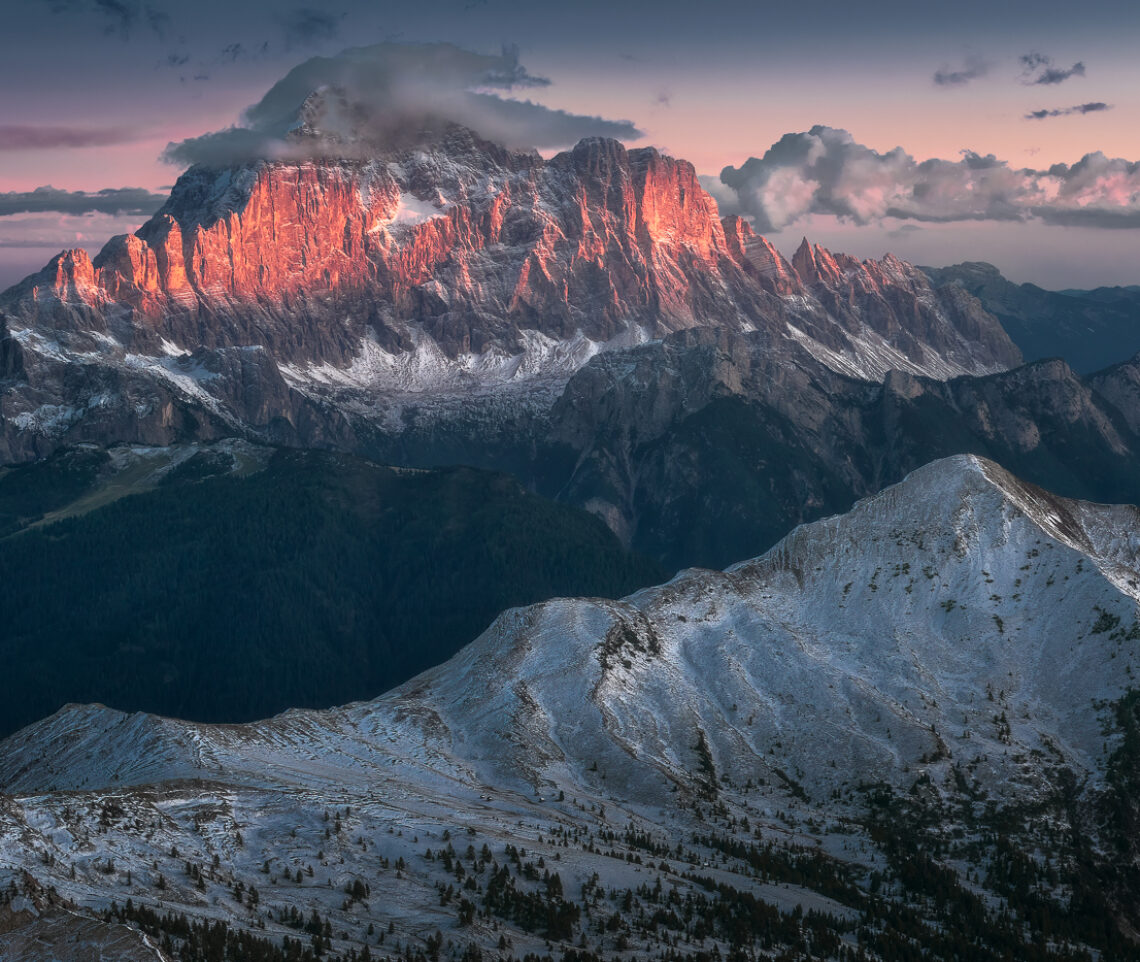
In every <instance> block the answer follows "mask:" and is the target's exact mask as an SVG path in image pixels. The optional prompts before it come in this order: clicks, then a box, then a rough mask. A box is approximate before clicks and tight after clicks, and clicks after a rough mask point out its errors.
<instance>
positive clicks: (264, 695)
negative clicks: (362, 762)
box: [0, 441, 661, 735]
mask: <svg viewBox="0 0 1140 962" xmlns="http://www.w3.org/2000/svg"><path fill="white" fill-rule="evenodd" d="M0 537H3V539H4V540H3V543H2V545H0V606H2V607H3V609H4V610H5V611H6V612H7V615H6V617H5V618H4V619H3V624H2V625H0V660H2V661H3V664H4V666H5V668H4V672H5V678H6V679H7V682H6V688H5V691H6V695H5V698H4V700H3V703H2V704H0V734H5V735H6V734H9V733H11V732H13V731H15V730H16V729H18V728H19V727H21V726H22V725H26V724H28V723H30V722H32V721H34V720H36V719H37V718H42V717H43V716H44V715H47V714H49V713H51V712H53V711H55V710H56V709H58V708H59V706H60V705H62V704H65V703H66V702H69V701H100V702H105V703H107V704H110V705H113V706H115V707H116V708H120V709H124V710H139V709H145V710H148V711H155V712H161V713H164V714H176V715H179V716H180V717H184V718H194V719H196V720H199V721H226V722H234V721H248V720H251V719H255V718H261V717H265V716H266V715H269V714H272V713H274V712H278V711H282V710H284V709H285V708H289V707H328V706H329V705H335V704H338V703H341V702H344V701H349V700H351V699H353V698H362V697H370V696H373V695H375V694H376V693H378V692H381V691H385V690H387V689H388V688H391V687H393V686H394V685H396V684H398V683H400V682H403V681H406V680H407V679H408V678H410V677H412V676H413V675H415V674H416V673H418V672H420V671H422V670H424V669H425V668H428V667H431V666H432V665H435V664H438V663H439V662H441V661H443V660H445V659H447V658H449V657H450V656H451V655H452V654H454V653H455V652H456V651H457V650H458V649H459V648H460V647H461V646H462V645H464V644H465V643H466V642H467V641H469V640H470V639H471V638H472V637H473V636H474V635H476V634H477V633H478V632H480V631H482V630H483V629H484V628H486V627H487V625H488V624H490V623H491V621H492V619H493V618H494V617H495V616H496V615H497V614H498V613H499V612H500V611H501V610H503V609H504V608H507V607H510V606H512V605H518V604H528V603H531V602H535V601H539V600H542V599H545V598H549V597H551V596H553V595H558V594H564V593H567V592H572V593H582V594H602V595H607V594H624V593H626V592H628V591H631V590H633V589H635V588H638V587H641V586H643V585H646V584H652V583H653V582H654V581H657V580H659V579H660V577H661V571H660V569H659V568H658V567H657V566H656V565H654V564H652V563H651V562H649V561H646V560H645V559H643V558H640V557H637V556H634V555H632V554H631V553H630V552H628V551H625V550H623V548H622V547H621V545H620V544H619V543H618V542H617V539H616V538H615V537H614V536H613V535H612V534H611V533H610V532H609V531H608V530H607V529H606V527H605V526H604V525H603V524H602V522H601V521H599V520H598V519H596V518H594V517H591V516H590V515H588V514H586V513H585V512H583V511H581V510H578V509H575V508H572V507H570V506H568V505H559V504H553V503H551V502H549V501H547V500H545V499H543V498H541V497H538V496H536V495H534V494H530V493H527V492H525V491H524V490H523V489H522V488H521V487H520V486H519V484H518V483H517V482H516V481H515V480H514V479H512V478H509V477H506V476H504V475H498V474H490V473H488V472H483V471H477V470H474V469H470V468H447V469H437V470H433V471H412V470H406V469H396V468H388V467H382V466H380V465H376V464H372V463H370V462H367V461H363V460H360V459H357V458H353V457H350V456H348V455H343V454H331V453H325V452H318V451H295V450H281V449H272V448H265V447H259V446H256V445H252V444H249V443H246V442H241V441H229V442H218V443H216V444H213V445H182V446H177V447H172V448H141V447H137V446H136V447H131V448H122V447H120V448H113V449H111V450H110V451H105V450H103V449H98V448H85V449H78V450H74V449H73V450H67V451H61V452H57V453H56V454H55V455H53V456H52V457H51V458H49V459H47V460H45V461H40V462H36V463H33V464H29V465H19V466H16V467H13V468H11V469H9V470H8V471H7V472H6V473H4V474H3V476H2V477H0ZM444 599H445V600H444Z"/></svg>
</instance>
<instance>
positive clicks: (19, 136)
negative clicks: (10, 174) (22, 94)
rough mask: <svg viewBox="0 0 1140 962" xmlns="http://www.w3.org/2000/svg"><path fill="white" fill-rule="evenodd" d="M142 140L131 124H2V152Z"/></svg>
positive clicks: (107, 145)
mask: <svg viewBox="0 0 1140 962" xmlns="http://www.w3.org/2000/svg"><path fill="white" fill-rule="evenodd" d="M138 139H139V134H138V132H137V131H136V130H134V129H133V128H130V127H48V126H39V125H36V124H23V125H22V124H9V125H4V126H0V151H6V150H50V149H53V148H59V147H110V146H113V145H115V144H129V143H132V142H133V141H136V140H138Z"/></svg>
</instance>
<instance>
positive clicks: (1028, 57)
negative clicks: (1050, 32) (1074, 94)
mask: <svg viewBox="0 0 1140 962" xmlns="http://www.w3.org/2000/svg"><path fill="white" fill-rule="evenodd" d="M1017 59H1018V62H1019V63H1020V64H1021V68H1022V69H1021V82H1022V83H1023V84H1026V85H1027V86H1031V87H1032V86H1037V85H1045V86H1048V85H1050V84H1059V83H1064V82H1065V81H1066V80H1068V79H1069V78H1070V77H1083V76H1084V75H1085V65H1084V64H1083V63H1081V62H1080V61H1078V62H1077V63H1075V64H1073V65H1072V66H1071V67H1069V68H1068V69H1067V70H1066V69H1064V68H1062V67H1055V66H1054V65H1053V58H1052V57H1046V56H1045V55H1044V54H1042V53H1036V52H1033V53H1027V54H1022V55H1021V56H1020V57H1018V58H1017Z"/></svg>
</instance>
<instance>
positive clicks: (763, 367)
mask: <svg viewBox="0 0 1140 962" xmlns="http://www.w3.org/2000/svg"><path fill="white" fill-rule="evenodd" d="M1137 412H1140V358H1134V359H1133V360H1131V361H1129V362H1127V363H1124V364H1120V365H1117V366H1116V367H1113V368H1110V369H1108V370H1106V371H1103V372H1100V373H1098V374H1096V375H1093V376H1090V377H1084V378H1082V377H1080V376H1079V375H1077V374H1075V373H1074V372H1073V370H1072V369H1071V368H1070V367H1069V366H1068V365H1067V364H1065V363H1064V362H1063V361H1057V360H1053V361H1039V362H1036V363H1031V364H1026V365H1023V366H1021V367H1018V368H1015V369H1013V370H1011V371H1005V372H1000V373H997V374H992V375H988V376H985V377H960V378H953V379H950V380H946V381H941V380H936V379H932V378H926V377H920V376H915V375H909V374H905V373H903V372H898V371H892V372H890V373H889V374H887V376H886V377H885V378H884V379H883V380H882V382H881V383H868V382H866V381H863V380H856V379H853V378H849V377H844V376H843V375H841V374H838V373H836V372H835V371H833V370H831V369H829V368H828V367H827V366H826V365H824V364H822V363H820V362H819V361H817V360H816V359H815V358H813V357H812V356H810V355H808V354H807V352H803V353H801V354H798V355H796V354H792V355H790V356H788V355H785V356H782V355H781V354H779V353H778V352H772V351H769V350H768V349H767V342H766V341H765V339H764V337H763V335H762V333H760V332H754V333H745V334H729V333H727V332H711V331H685V332H679V333H677V334H674V335H671V336H669V337H667V338H664V339H663V340H661V341H660V342H657V343H653V344H647V345H643V346H641V347H638V348H636V349H631V350H629V351H625V352H623V353H621V354H616V353H615V354H607V355H603V356H600V357H597V358H594V359H593V360H592V361H591V362H590V363H589V364H588V365H586V367H584V368H583V369H582V370H581V371H579V372H578V373H576V374H575V375H574V376H573V377H572V378H571V379H570V381H569V383H568V384H567V386H566V388H565V390H564V391H563V393H562V396H561V397H560V398H559V399H558V401H557V402H556V403H555V405H554V407H553V408H552V410H551V413H550V416H549V423H550V428H549V431H548V436H549V437H550V439H551V442H550V444H549V446H548V447H547V448H545V449H542V451H541V453H540V455H539V457H538V458H537V459H536V460H538V461H540V462H542V463H544V464H546V465H548V466H550V467H549V474H548V475H547V476H546V477H543V478H540V479H539V483H538V485H537V487H538V489H539V490H542V491H546V492H547V493H551V494H556V495H557V497H558V498H559V499H560V500H564V501H567V502H569V503H572V504H577V505H580V506H583V507H585V508H587V509H588V510H590V511H592V512H594V513H595V514H598V515H599V516H601V517H603V518H604V519H605V520H606V522H607V524H609V526H610V527H611V528H612V529H613V530H614V531H616V532H617V533H618V534H619V535H620V536H621V537H622V538H623V539H624V540H625V542H626V543H628V544H630V545H632V546H634V547H635V548H636V549H637V550H638V551H640V552H643V553H645V554H648V555H650V556H652V557H655V558H657V559H659V560H660V561H661V562H662V563H663V564H664V565H665V567H666V568H668V569H671V570H676V569H677V568H679V567H682V566H685V565H692V564H699V565H705V566H712V567H719V566H723V565H725V564H728V563H730V562H731V561H732V560H733V559H734V558H740V557H746V556H749V555H753V554H756V553H757V552H759V551H763V550H765V549H767V548H768V547H770V546H771V545H772V544H774V543H775V542H776V541H778V540H779V539H780V538H781V537H783V536H784V535H785V534H786V533H787V532H788V531H789V530H790V529H791V528H792V527H794V526H795V525H797V524H799V523H802V522H805V521H812V520H815V519H817V518H819V517H822V516H824V515H827V514H832V513H835V512H838V511H845V510H847V509H848V508H849V507H850V506H851V505H852V504H853V503H854V502H855V501H856V500H858V499H859V498H862V497H867V496H868V495H871V494H873V493H875V492H876V491H879V490H880V489H882V488H883V487H884V486H885V485H887V484H892V483H895V482H897V481H899V480H901V479H902V478H903V477H904V476H905V475H906V474H907V473H909V472H911V471H913V470H915V469H917V468H918V467H920V466H921V465H923V464H925V463H927V462H929V461H931V460H935V459H938V458H944V457H948V456H951V455H955V454H967V453H968V454H977V455H980V456H983V457H987V458H991V459H993V460H995V461H998V462H999V463H1001V464H1004V465H1007V466H1008V467H1009V468H1010V469H1011V470H1014V471H1016V472H1018V473H1019V474H1020V475H1022V476H1024V477H1026V478H1027V479H1029V480H1031V481H1032V482H1034V483H1036V484H1039V485H1042V486H1047V487H1049V488H1051V489H1054V490H1057V491H1059V492H1061V493H1063V494H1064V495H1066V496H1070V497H1079V498H1085V499H1089V500H1096V501H1113V502H1127V503H1140V416H1138V414H1137Z"/></svg>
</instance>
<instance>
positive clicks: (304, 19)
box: [277, 7, 344, 50]
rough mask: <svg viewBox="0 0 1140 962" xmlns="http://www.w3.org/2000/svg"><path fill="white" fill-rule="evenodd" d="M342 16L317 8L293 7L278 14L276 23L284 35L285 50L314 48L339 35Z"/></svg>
mask: <svg viewBox="0 0 1140 962" xmlns="http://www.w3.org/2000/svg"><path fill="white" fill-rule="evenodd" d="M342 19H344V14H343V13H341V14H334V13H330V12H328V11H327V10H321V9H319V8H317V7H294V8H293V9H292V10H289V11H287V12H286V13H284V14H278V16H277V22H278V23H279V24H280V25H281V29H282V30H283V31H284V33H285V49H287V50H292V49H293V48H295V47H315V46H317V45H319V44H321V43H324V42H325V41H326V40H332V39H334V38H335V37H336V35H337V34H338V33H340V21H341V20H342Z"/></svg>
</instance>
